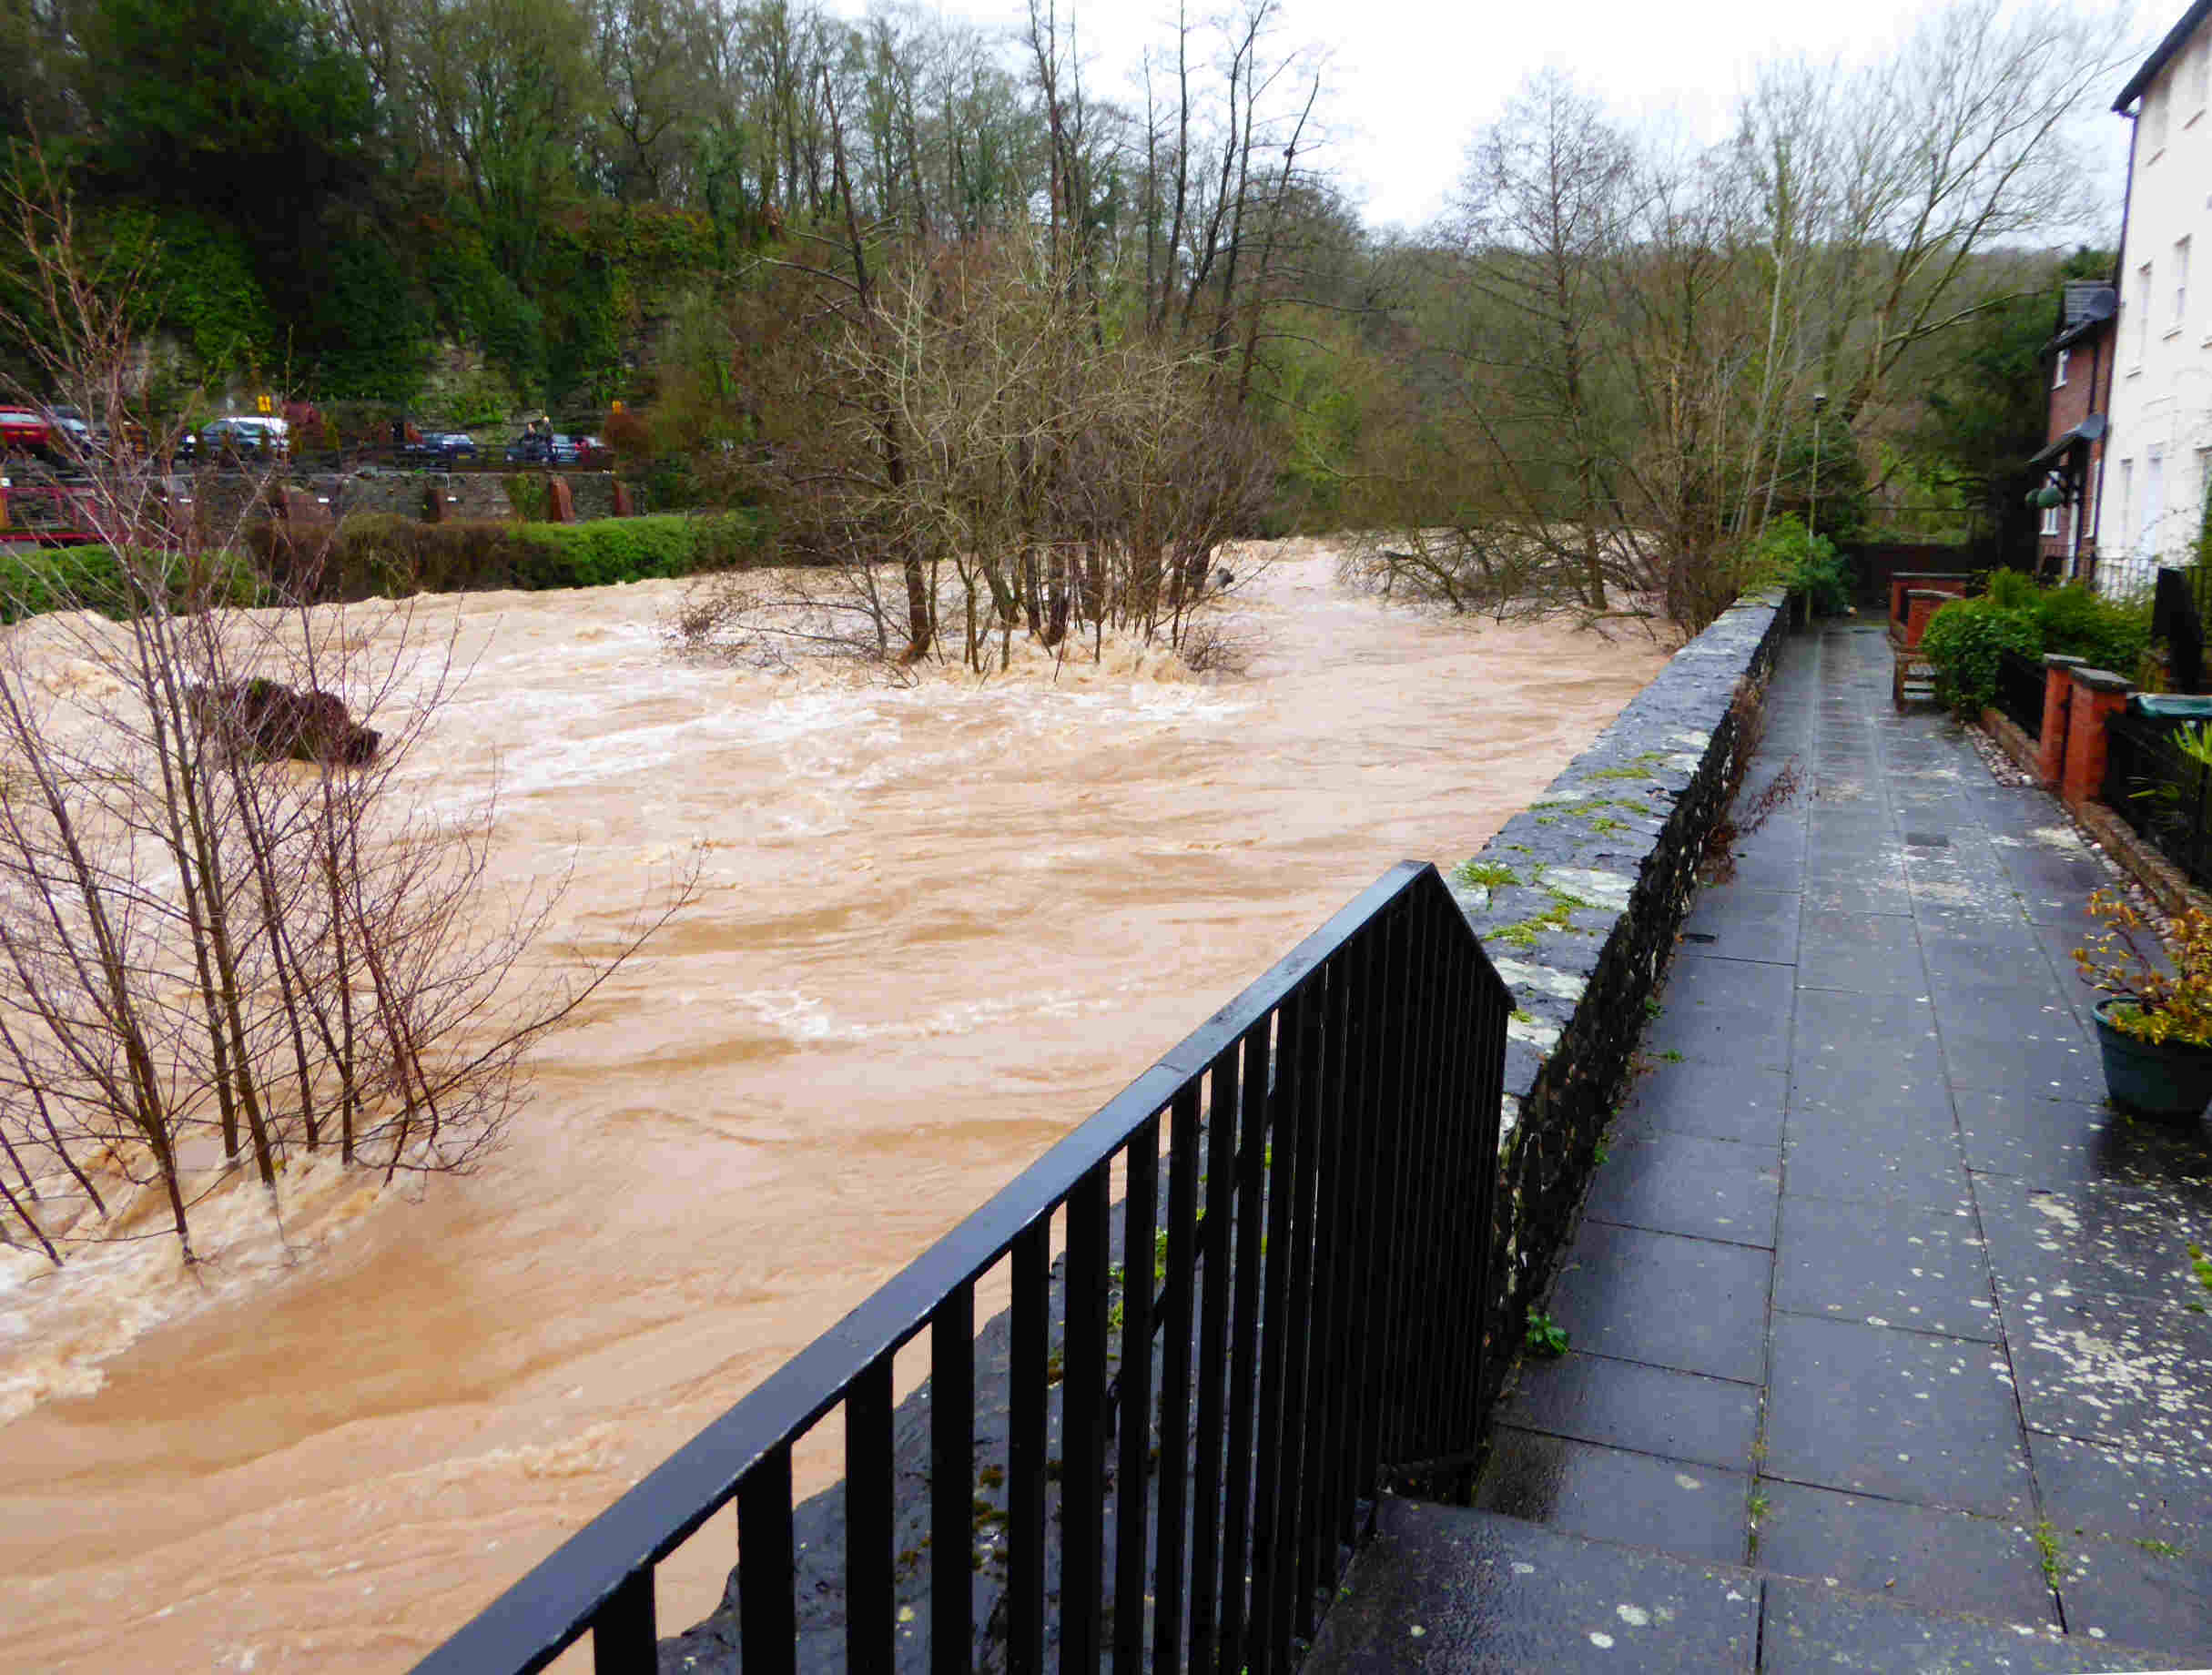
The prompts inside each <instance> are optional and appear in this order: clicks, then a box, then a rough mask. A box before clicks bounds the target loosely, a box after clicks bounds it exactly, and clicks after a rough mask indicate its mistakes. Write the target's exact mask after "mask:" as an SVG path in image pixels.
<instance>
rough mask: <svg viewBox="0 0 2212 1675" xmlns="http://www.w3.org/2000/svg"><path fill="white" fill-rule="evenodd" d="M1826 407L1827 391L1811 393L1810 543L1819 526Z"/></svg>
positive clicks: (1807, 534) (1807, 530)
mask: <svg viewBox="0 0 2212 1675" xmlns="http://www.w3.org/2000/svg"><path fill="white" fill-rule="evenodd" d="M1827 405H1828V391H1825V390H1815V391H1813V392H1812V504H1811V506H1810V507H1809V508H1808V509H1807V511H1806V513H1805V539H1806V541H1807V542H1808V543H1810V542H1811V539H1812V537H1813V536H1814V535H1815V534H1816V533H1819V530H1820V525H1821V409H1822V408H1823V407H1825V406H1827Z"/></svg>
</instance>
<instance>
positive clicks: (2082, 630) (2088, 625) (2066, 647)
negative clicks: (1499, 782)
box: [2035, 582, 2150, 675]
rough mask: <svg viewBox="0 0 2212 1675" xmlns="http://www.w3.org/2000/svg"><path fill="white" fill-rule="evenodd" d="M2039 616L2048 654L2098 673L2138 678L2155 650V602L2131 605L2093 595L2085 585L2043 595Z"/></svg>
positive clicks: (2039, 600) (2038, 601)
mask: <svg viewBox="0 0 2212 1675" xmlns="http://www.w3.org/2000/svg"><path fill="white" fill-rule="evenodd" d="M2035 615H2036V620H2037V621H2038V623H2040V624H2041V625H2042V628H2043V649H2044V650H2045V651H2046V652H2065V653H2067V654H2069V655H2072V656H2075V657H2081V658H2084V659H2085V660H2086V661H2087V662H2088V663H2089V664H2090V665H2092V666H2093V667H2095V668H2099V669H2112V670H2115V671H2116V672H2118V673H2120V674H2123V675H2132V674H2133V673H2134V672H2135V667H2136V662H2137V661H2138V660H2139V659H2140V658H2141V657H2142V655H2143V654H2144V652H2145V651H2146V650H2147V649H2148V647H2149V645H2150V601H2149V599H2148V598H2147V597H2146V598H2144V599H2142V600H2140V601H2137V602H2136V603H2134V604H2129V603H2126V602H2124V601H2119V600H2113V599H2107V598H2105V597H2104V596H2103V595H2102V594H2095V593H2092V592H2091V591H2090V590H2089V589H2088V588H2087V587H2086V586H2085V585H2083V584H2080V583H2078V582H2075V583H2069V584H2067V585H2065V587H2053V588H2046V589H2044V590H2042V592H2041V593H2040V594H2039V595H2038V597H2037V599H2036V603H2035Z"/></svg>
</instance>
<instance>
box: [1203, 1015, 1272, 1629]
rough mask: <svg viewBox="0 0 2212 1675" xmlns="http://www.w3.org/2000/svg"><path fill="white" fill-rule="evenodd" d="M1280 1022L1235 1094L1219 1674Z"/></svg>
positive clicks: (1244, 1557)
mask: <svg viewBox="0 0 2212 1675" xmlns="http://www.w3.org/2000/svg"><path fill="white" fill-rule="evenodd" d="M1281 1021H1282V1011H1281V1009H1280V1008H1278V1009H1277V1010H1275V1011H1274V1012H1272V1013H1270V1014H1269V1015H1268V1016H1267V1017H1266V1018H1263V1019H1262V1020H1260V1021H1259V1022H1258V1023H1256V1024H1254V1025H1253V1027H1252V1028H1251V1029H1250V1030H1246V1031H1245V1033H1244V1065H1243V1075H1242V1077H1241V1078H1240V1083H1239V1089H1238V1092H1239V1095H1240V1100H1239V1103H1240V1106H1241V1114H1240V1116H1239V1120H1238V1122H1237V1137H1238V1152H1237V1171H1236V1173H1237V1181H1236V1269H1235V1282H1236V1285H1235V1289H1236V1313H1235V1315H1234V1316H1233V1320H1232V1325H1231V1334H1230V1350H1229V1359H1230V1369H1229V1453H1228V1461H1227V1466H1228V1491H1227V1493H1228V1505H1227V1506H1226V1507H1225V1508H1223V1515H1222V1524H1223V1528H1222V1551H1221V1568H1220V1576H1221V1580H1220V1589H1219V1592H1218V1593H1217V1595H1216V1596H1215V1598H1216V1599H1217V1601H1218V1609H1219V1610H1220V1614H1221V1615H1220V1627H1219V1632H1218V1633H1217V1635H1216V1637H1215V1644H1216V1647H1217V1649H1218V1650H1217V1659H1218V1662H1219V1665H1220V1667H1221V1668H1223V1669H1224V1670H1242V1669H1243V1666H1244V1661H1245V1660H1244V1656H1243V1652H1244V1639H1245V1629H1246V1626H1247V1624H1248V1623H1249V1621H1250V1613H1249V1611H1248V1610H1247V1609H1246V1599H1247V1584H1248V1583H1249V1582H1250V1581H1251V1566H1250V1564H1249V1563H1248V1554H1247V1546H1246V1544H1247V1542H1248V1541H1249V1539H1250V1537H1251V1533H1252V1464H1253V1462H1252V1423H1253V1414H1252V1404H1253V1390H1254V1386H1256V1384H1257V1382H1258V1373H1259V1356H1260V1319H1259V1314H1260V1271H1261V1267H1262V1265H1263V1254H1262V1251H1261V1248H1260V1247H1261V1245H1262V1244H1263V1238H1264V1234H1263V1231H1262V1228H1261V1225H1260V1212H1261V1209H1262V1206H1263V1203H1264V1195H1263V1191H1262V1188H1263V1176H1264V1173H1265V1167H1266V1163H1265V1160H1266V1157H1267V1147H1268V1065H1269V1061H1270V1059H1271V1057H1272V1056H1273V1055H1272V1041H1271V1039H1270V1038H1271V1036H1272V1034H1273V1030H1274V1028H1275V1027H1276V1026H1278V1025H1279V1024H1280V1023H1281Z"/></svg>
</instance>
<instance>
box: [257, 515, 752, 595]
mask: <svg viewBox="0 0 2212 1675" xmlns="http://www.w3.org/2000/svg"><path fill="white" fill-rule="evenodd" d="M764 531H765V524H764V523H763V522H762V520H760V519H759V518H758V517H757V516H756V515H754V514H750V513H723V514H721V515H719V516H714V517H677V516H661V517H643V518H600V519H594V520H593V521H592V522H590V523H502V522H497V521H494V520H489V519H473V520H459V521H456V522H453V523H417V522H416V521H415V520H413V519H412V518H404V517H398V516H393V515H391V514H389V513H355V514H354V515H352V516H350V517H348V518H346V519H345V520H344V521H343V522H341V523H340V524H339V526H338V528H337V530H336V531H335V532H326V531H303V532H300V533H294V532H292V531H291V530H290V529H289V528H288V527H286V526H285V525H282V524H277V523H270V524H265V525H261V526H259V527H257V528H256V529H254V530H253V531H252V532H250V533H249V545H250V547H251V549H252V553H253V557H254V561H255V563H257V564H258V565H259V567H260V569H261V571H262V572H263V574H267V575H268V576H269V577H270V578H271V579H272V580H274V581H277V582H279V583H285V584H291V585H294V586H299V585H303V584H308V580H309V577H310V576H311V577H312V578H313V581H312V583H311V587H312V591H313V592H314V593H315V594H317V595H318V596H320V597H323V598H332V599H363V598H370V597H373V596H376V595H380V594H381V595H385V596H393V597H396V596H402V595H405V594H411V593H433V594H448V593H467V592H478V591H482V590H486V589H493V588H510V587H512V588H524V589H543V588H553V587H604V586H607V585H609V584H614V583H616V582H640V581H644V580H647V579H648V578H651V577H655V576H680V575H689V574H695V573H696V572H698V571H702V570H716V569H721V568H724V567H725V566H727V565H730V564H733V563H740V562H742V561H743V560H745V559H746V558H747V557H750V556H752V555H753V554H754V553H757V551H758V550H759V547H760V544H761V542H762V540H763V538H764Z"/></svg>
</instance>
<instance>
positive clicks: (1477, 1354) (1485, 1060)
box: [1457, 947, 1497, 1426]
mask: <svg viewBox="0 0 2212 1675" xmlns="http://www.w3.org/2000/svg"><path fill="white" fill-rule="evenodd" d="M1457 958H1458V963H1459V972H1460V982H1459V987H1460V992H1461V995H1462V997H1463V998H1462V999H1461V1000H1460V1007H1461V1017H1462V1019H1463V1020H1464V1025H1463V1030H1464V1033H1463V1035H1462V1037H1461V1041H1460V1048H1459V1054H1460V1085H1461V1088H1462V1090H1463V1091H1462V1092H1461V1094H1460V1104H1459V1110H1460V1120H1461V1121H1462V1122H1465V1123H1466V1134H1467V1161H1466V1169H1465V1173H1463V1174H1462V1176H1461V1179H1462V1181H1463V1182H1464V1183H1466V1191H1467V1193H1468V1194H1469V1196H1470V1199H1471V1202H1472V1203H1473V1204H1474V1206H1475V1213H1474V1216H1473V1218H1472V1219H1471V1220H1470V1222H1469V1223H1468V1224H1467V1233H1466V1254H1465V1256H1464V1258H1463V1261H1464V1263H1465V1266H1466V1296H1467V1304H1468V1307H1467V1310H1466V1322H1467V1329H1466V1338H1467V1343H1466V1356H1465V1360H1464V1365H1462V1367H1461V1369H1460V1387H1459V1410H1460V1412H1461V1413H1463V1414H1465V1415H1466V1416H1467V1420H1468V1423H1469V1424H1470V1425H1474V1426H1479V1425H1480V1423H1481V1416H1482V1400H1481V1397H1482V1368H1483V1361H1484V1356H1485V1353H1486V1352H1485V1349H1484V1342H1483V1340H1484V1337H1485V1335H1486V1329H1487V1324H1488V1318H1489V1301H1488V1299H1489V1295H1490V1291H1489V1284H1488V1276H1489V1271H1490V1216H1489V1210H1490V1183H1491V1181H1492V1180H1493V1178H1494V1177H1495V1176H1496V1175H1497V1137H1496V1129H1495V1123H1496V1116H1495V1112H1496V1110H1497V1095H1496V1094H1495V1093H1494V1092H1492V1091H1491V1090H1490V1086H1489V1083H1490V1076H1489V1073H1488V1070H1487V1066H1488V1064H1489V1041H1490V1030H1491V1022H1490V1009H1489V1006H1488V1004H1487V1002H1488V995H1487V991H1486V990H1485V987H1484V984H1483V981H1482V972H1481V969H1480V968H1479V966H1478V965H1477V963H1476V955H1475V950H1474V949H1471V948H1464V947H1463V948H1461V949H1459V951H1458V955H1457ZM1486 1101H1487V1108H1486Z"/></svg>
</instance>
